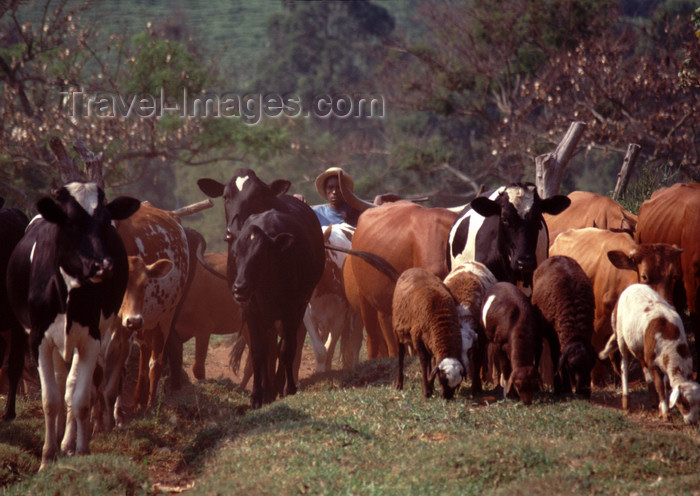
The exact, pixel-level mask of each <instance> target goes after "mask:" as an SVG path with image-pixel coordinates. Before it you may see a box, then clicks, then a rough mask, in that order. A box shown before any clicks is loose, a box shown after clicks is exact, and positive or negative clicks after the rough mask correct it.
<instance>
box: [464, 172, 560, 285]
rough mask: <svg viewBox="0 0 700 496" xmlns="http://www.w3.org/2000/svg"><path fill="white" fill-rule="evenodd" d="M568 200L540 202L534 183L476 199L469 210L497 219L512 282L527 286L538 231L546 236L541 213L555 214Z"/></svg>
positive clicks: (530, 279) (529, 279)
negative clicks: (523, 283)
mask: <svg viewBox="0 0 700 496" xmlns="http://www.w3.org/2000/svg"><path fill="white" fill-rule="evenodd" d="M570 203H571V200H569V198H567V197H566V196H561V195H556V196H552V197H550V198H547V199H545V200H542V199H541V198H540V197H539V195H538V194H537V189H536V187H535V185H534V184H530V183H525V184H511V185H510V186H507V187H504V188H502V189H501V191H500V193H499V194H498V195H497V196H496V198H495V199H494V200H490V199H488V198H486V197H478V198H475V199H474V200H472V202H471V207H472V208H473V209H474V211H476V213H478V214H480V215H483V216H484V217H489V216H496V215H497V216H499V228H498V236H499V251H500V252H501V253H502V254H503V255H504V256H505V257H506V258H507V261H508V266H509V269H510V272H511V274H513V275H514V277H513V278H512V281H511V282H515V281H524V282H525V283H526V285H529V284H530V283H531V281H532V273H533V272H534V270H535V268H536V267H537V241H538V237H539V236H540V231H542V230H544V232H545V233H546V229H547V227H546V224H545V222H544V218H543V217H542V214H543V213H548V214H551V215H556V214H559V213H561V212H562V211H564V209H566V207H568V206H569V204H570Z"/></svg>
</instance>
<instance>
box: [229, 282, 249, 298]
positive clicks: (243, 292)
mask: <svg viewBox="0 0 700 496" xmlns="http://www.w3.org/2000/svg"><path fill="white" fill-rule="evenodd" d="M231 292H232V293H233V299H234V300H236V301H237V302H239V303H244V302H246V301H248V300H250V288H249V287H248V286H247V285H243V284H234V285H233V288H232V289H231Z"/></svg>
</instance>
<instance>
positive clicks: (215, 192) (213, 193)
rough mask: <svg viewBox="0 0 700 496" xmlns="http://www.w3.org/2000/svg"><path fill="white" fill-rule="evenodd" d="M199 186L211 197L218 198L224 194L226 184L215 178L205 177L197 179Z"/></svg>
mask: <svg viewBox="0 0 700 496" xmlns="http://www.w3.org/2000/svg"><path fill="white" fill-rule="evenodd" d="M197 186H199V189H200V190H202V193H204V194H205V195H207V196H208V197H210V198H218V197H220V196H222V195H223V194H224V187H225V186H224V185H223V184H221V183H220V182H219V181H216V180H214V179H209V178H208V177H203V178H202V179H199V180H198V181H197Z"/></svg>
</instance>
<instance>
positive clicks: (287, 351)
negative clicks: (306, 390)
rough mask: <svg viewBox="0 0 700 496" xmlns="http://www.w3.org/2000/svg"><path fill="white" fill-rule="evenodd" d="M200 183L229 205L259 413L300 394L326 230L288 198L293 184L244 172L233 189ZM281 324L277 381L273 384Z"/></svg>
mask: <svg viewBox="0 0 700 496" xmlns="http://www.w3.org/2000/svg"><path fill="white" fill-rule="evenodd" d="M197 184H198V185H199V188H200V189H201V190H202V191H203V192H204V194H206V195H208V196H210V197H213V198H216V197H220V196H223V198H224V209H225V212H226V240H227V241H228V244H229V252H228V267H227V278H228V284H229V287H230V289H231V291H232V293H233V296H234V298H235V299H236V301H238V303H239V304H240V305H241V308H242V309H243V316H244V318H245V321H246V323H247V325H248V328H249V330H250V333H249V334H250V343H249V346H250V354H251V357H252V362H253V390H252V392H251V406H252V407H253V408H259V407H260V406H262V404H263V402H269V401H272V400H273V399H274V398H275V396H276V395H277V394H278V393H282V394H294V393H295V392H296V384H295V382H294V374H293V373H292V372H293V362H294V359H295V355H297V354H298V353H300V351H301V344H302V343H303V334H304V332H305V328H304V327H302V325H301V324H302V318H303V317H304V311H305V310H306V306H307V304H308V302H309V299H310V298H311V294H312V292H313V290H314V287H315V286H316V284H317V283H318V281H319V280H320V279H321V275H322V274H323V268H324V261H325V258H324V248H323V234H322V231H321V225H320V223H319V221H318V218H317V217H316V214H314V212H313V211H312V210H311V207H309V206H308V205H306V204H305V203H304V202H303V201H301V200H299V199H297V198H294V197H292V196H289V195H286V194H285V193H286V192H287V190H288V189H289V186H290V182H289V181H287V180H282V179H278V180H276V181H273V182H272V183H270V184H266V183H265V182H263V181H262V180H261V179H260V178H258V177H257V176H256V174H255V172H253V171H252V170H250V169H240V170H238V171H236V172H235V173H234V175H233V177H232V178H231V179H230V180H229V181H228V183H227V184H222V183H220V182H218V181H215V180H213V179H208V178H205V179H200V180H199V181H198V182H197ZM277 321H280V322H281V323H282V329H281V342H280V348H279V349H280V352H279V368H278V373H277V376H278V377H279V380H278V381H276V382H275V384H274V385H273V384H272V377H271V367H270V361H271V359H270V357H276V356H277V352H276V350H277V346H276V341H277V338H276V331H275V322H277Z"/></svg>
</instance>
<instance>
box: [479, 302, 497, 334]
mask: <svg viewBox="0 0 700 496" xmlns="http://www.w3.org/2000/svg"><path fill="white" fill-rule="evenodd" d="M495 299H496V295H491V296H489V297H488V298H487V299H486V301H485V302H484V306H483V307H482V309H481V322H482V323H483V324H484V327H486V316H487V315H488V314H489V308H490V307H491V304H492V303H493V300H495Z"/></svg>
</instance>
